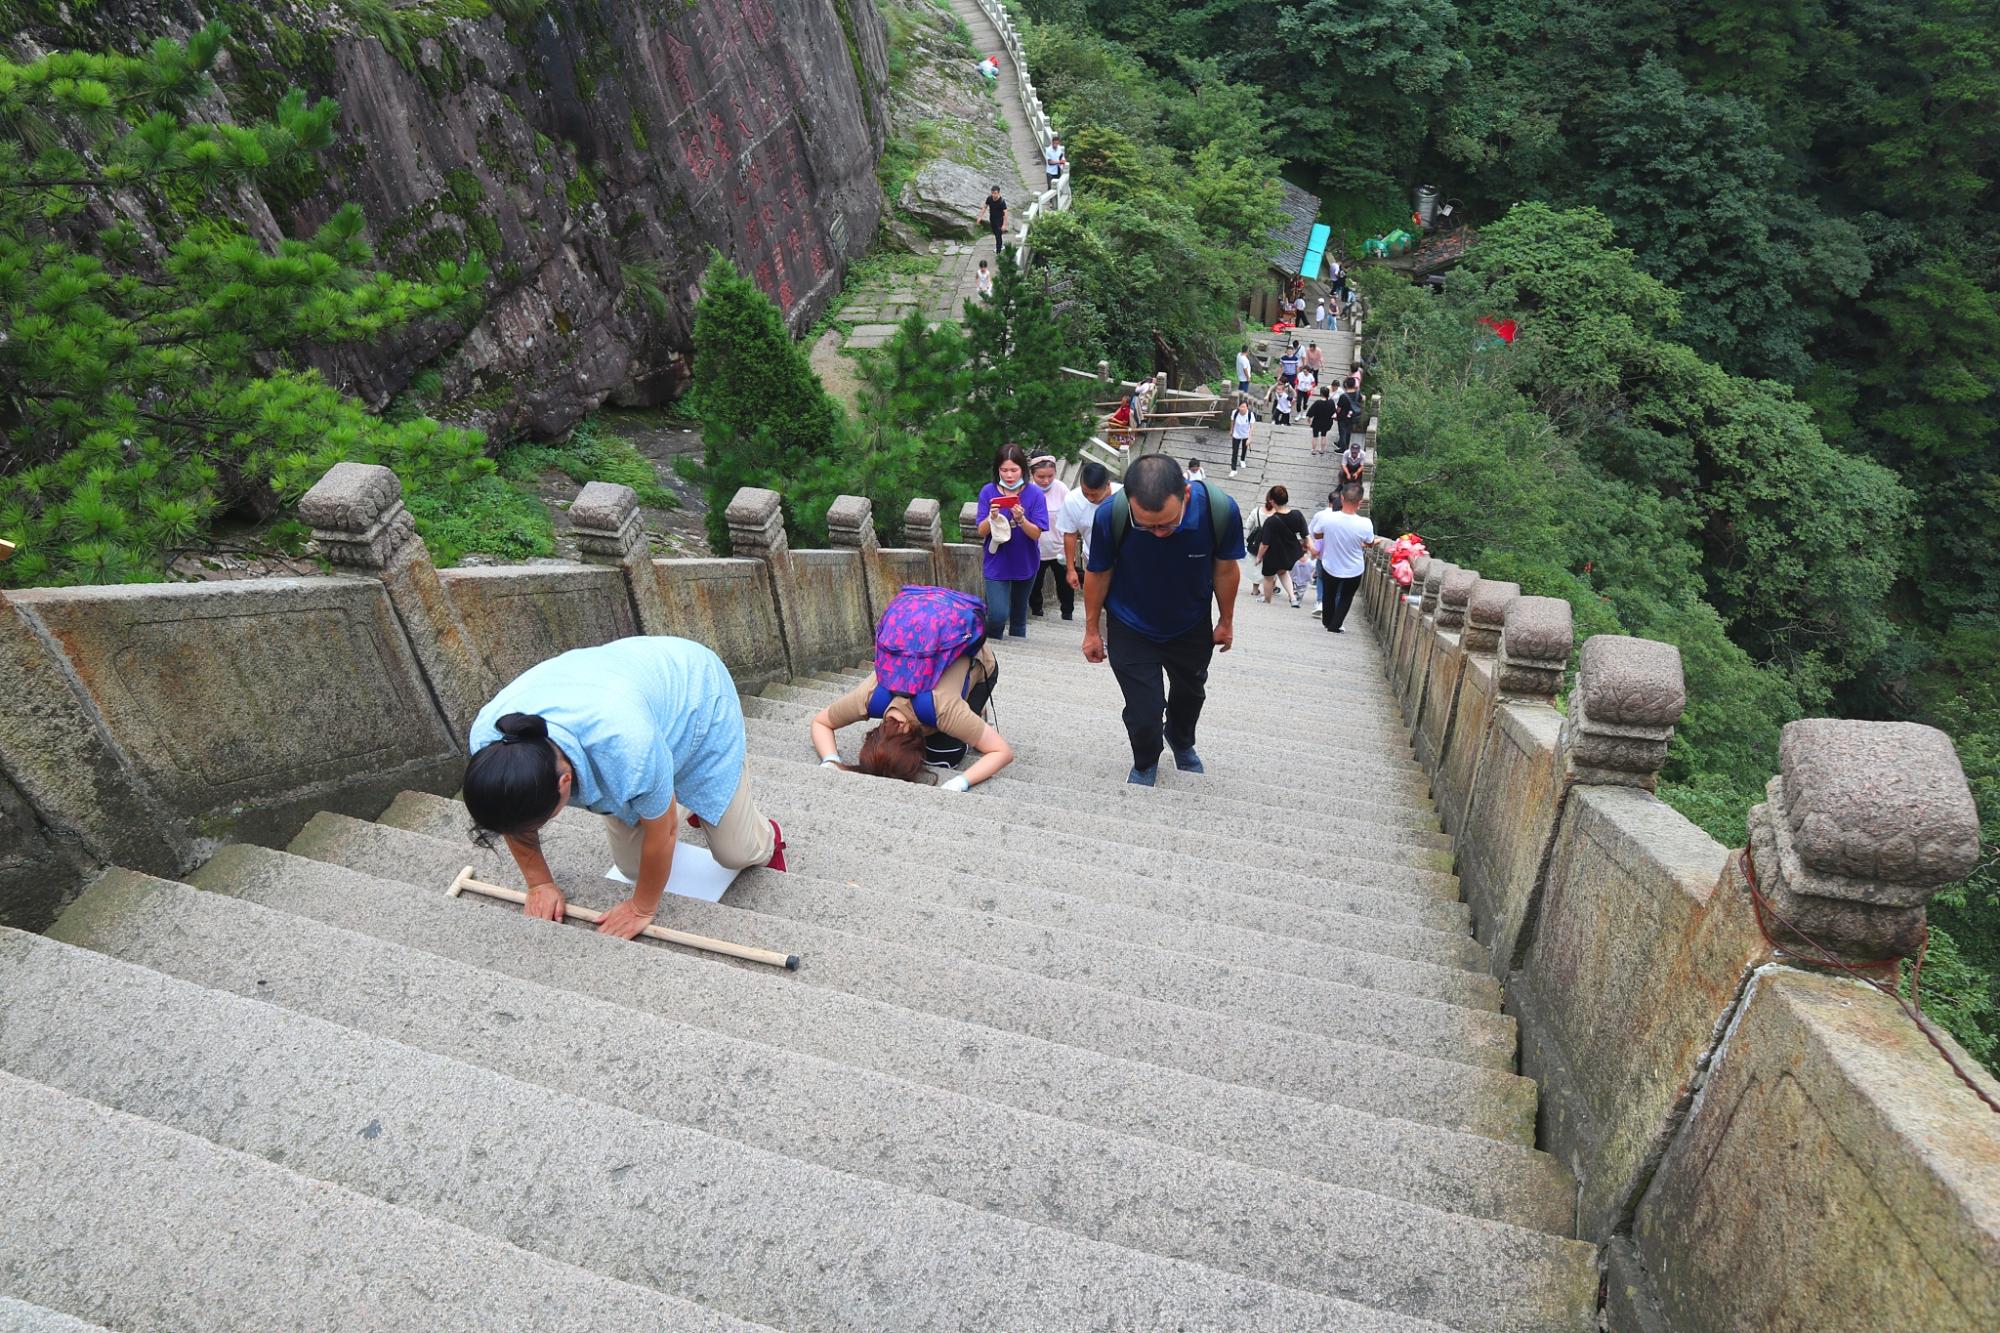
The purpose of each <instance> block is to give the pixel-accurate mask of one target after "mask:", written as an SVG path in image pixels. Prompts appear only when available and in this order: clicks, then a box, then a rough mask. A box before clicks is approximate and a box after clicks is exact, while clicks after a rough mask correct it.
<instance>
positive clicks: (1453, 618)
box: [1424, 565, 1480, 633]
mask: <svg viewBox="0 0 2000 1333" xmlns="http://www.w3.org/2000/svg"><path fill="white" fill-rule="evenodd" d="M1431 569H1432V570H1433V571H1435V570H1436V569H1437V566H1436V565H1432V566H1431ZM1479 581H1480V580H1479V571H1478V570H1476V569H1460V568H1459V567H1458V566H1457V565H1446V566H1445V570H1444V576H1443V577H1442V578H1441V579H1440V580H1439V581H1438V594H1437V627H1438V628H1439V629H1442V630H1450V631H1452V632H1453V633H1457V632H1458V631H1460V630H1462V629H1464V628H1465V610H1466V606H1467V604H1469V603H1470V602H1471V601H1472V590H1473V589H1474V588H1475V587H1477V586H1478V585H1479ZM1424 600H1425V601H1429V600H1430V588H1429V586H1428V585H1426V587H1425V588H1424Z"/></svg>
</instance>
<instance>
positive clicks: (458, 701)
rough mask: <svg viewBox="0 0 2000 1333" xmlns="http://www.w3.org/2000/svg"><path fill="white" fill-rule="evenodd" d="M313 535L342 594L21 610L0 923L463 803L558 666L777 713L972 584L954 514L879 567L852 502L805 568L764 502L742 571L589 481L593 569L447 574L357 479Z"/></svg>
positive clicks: (385, 500) (9, 681)
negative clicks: (690, 678) (540, 682)
mask: <svg viewBox="0 0 2000 1333" xmlns="http://www.w3.org/2000/svg"><path fill="white" fill-rule="evenodd" d="M300 513H301V514H302V515H303V516H304V517H305V518H306V520H307V521H308V522H310V523H312V524H313V527H314V535H315V536H316V537H317V538H318V540H319V544H320V546H321V549H322V550H324V551H325V552H326V553H327V555H328V558H329V560H330V561H331V562H332V563H333V564H334V566H335V568H336V570H337V571H338V572H337V573H336V574H334V575H332V576H329V577H325V578H296V579H271V580H262V581H246V582H240V583H200V584H134V585H122V586H116V587H98V588H46V589H34V590H30V591H25V592H14V593H8V594H5V595H4V596H0V602H4V605H0V693H4V697H5V698H6V700H7V704H6V706H5V707H4V708H0V924H5V925H10V926H18V927H23V928H27V929H36V928H39V927H41V926H43V925H46V924H47V923H48V922H49V921H50V920H52V919H53V918H54V917H55V915H56V914H57V913H58V912H59V911H60V910H61V909H62V907H63V906H64V905H65V904H66V903H67V902H68V900H69V898H70V896H71V895H72V894H73V893H74V892H75V891H76V890H77V889H78V888H79V887H80V886H81V884H82V883H83V882H84V880H85V879H86V877H87V876H88V875H89V874H90V873H91V872H92V871H93V870H94V869H95V868H96V867H99V866H102V865H107V864H117V865H123V866H127V867H129V868H131V869H135V870H141V871H147V872H150V873H154V874H161V875H178V874H182V873H184V872H186V871H188V870H190V869H192V868H193V867H194V866H196V865H198V864H199V863H200V862H201V861H202V860H204V859H206V857H207V856H208V855H209V854H210V852H212V851H213V849H214V847H215V846H216V845H217V844H218V843H220V842H225V841H233V840H255V841H258V842H264V843H268V844H270V845H275V846H282V845H283V844H284V842H285V841H286V840H288V839H289V838H290V837H291V835H292V834H293V833H294V832H296V831H297V829H298V828H299V827H300V826H302V825H303V824H304V823H305V821H306V820H307V819H308V818H310V817H311V816H312V814H313V813H315V812H316V811H318V810H322V809H331V810H338V811H343V812H347V813H353V814H358V815H365V816H370V817H372V816H373V815H374V814H375V813H377V812H378V811H379V810H380V809H381V808H382V807H383V806H384V805H386V804H387V803H388V801H389V800H390V799H391V797H393V796H394V794H395V793H396V792H397V791H399V790H402V789H404V788H418V789H422V790H427V791H434V792H440V793H445V792H451V791H454V790H456V789H457V787H458V784H459V780H460V777H461V775H462V773H463V770H464V763H465V749H464V738H465V734H466V731H467V729H468V727H469V725H470V722H471V719H472V716H473V714H474V713H475V712H476V711H477V709H478V707H479V705H480V704H482V703H483V702H484V701H485V700H486V699H488V698H490V697H491V696H492V694H493V692H494V691H495V690H496V689H497V688H498V687H499V686H500V685H501V684H503V683H505V682H506V681H507V680H510V679H512V678H513V677H514V676H516V675H518V674H519V673H520V672H521V671H523V670H525V669H526V668H527V667H529V666H532V665H533V664H534V663H536V662H539V661H542V660H544V659H545V658H548V657H552V656H554V655H555V654H557V653H560V652H564V651H567V650H569V649H571V648H579V647H584V646H588V645H591V644H597V643H604V642H608V641H610V640H612V639H616V638H620V637H624V636H626V635H630V634H635V633H643V634H673V635H679V636H681V637H685V638H690V639H694V640H697V641H699V642H701V643H705V644H707V645H709V646H710V647H711V648H713V649H715V651H716V652H717V653H718V654H720V655H721V657H722V659H723V660H724V661H725V662H726V663H728V665H729V668H730V670H731V672H732V673H733V674H734V675H735V678H736V683H737V687H738V688H739V689H741V690H744V691H746V692H748V691H755V690H758V689H761V688H763V686H765V685H767V684H769V683H771V682H773V681H777V680H785V679H790V678H792V677H795V676H799V675H804V674H807V673H810V672H813V671H819V670H824V669H826V668H828V667H833V666H847V665H851V664H853V663H855V662H859V661H863V660H865V659H866V658H867V657H868V656H869V654H870V652H871V650H872V646H873V641H874V624H875V620H876V618H877V617H878V616H879V615H880V613H881V610H882V607H883V606H885V605H886V604H887V601H888V599H889V598H890V597H893V596H894V595H895V593H896V591H897V590H898V589H899V588H901V587H902V586H903V584H905V583H912V582H916V583H932V582H937V581H939V578H938V575H939V573H940V572H943V574H944V575H945V577H946V578H947V579H949V578H952V577H955V576H959V575H961V574H962V563H961V562H960V561H959V560H958V558H957V557H956V555H955V553H954V552H953V551H952V550H951V548H948V547H947V546H946V545H945V543H944V542H943V540H942V535H941V533H940V531H939V525H938V521H937V515H938V504H937V502H936V501H934V500H920V501H917V502H915V503H913V504H912V505H911V506H910V511H909V513H908V514H907V515H906V516H905V540H906V542H907V543H908V545H907V546H905V547H902V548H897V549H893V550H882V549H880V548H878V547H877V546H876V545H875V536H874V522H873V518H872V516H871V515H870V513H869V509H868V502H867V501H866V500H864V499H860V498H858V497H854V496H842V497H841V498H840V499H839V500H837V501H836V502H835V504H834V506H833V509H832V511H831V512H830V513H829V528H830V529H831V530H832V531H833V533H834V536H835V540H836V543H837V544H836V548H835V549H832V550H826V551H791V550H790V549H789V548H788V546H787V544H786V541H785V536H784V528H783V524H782V522H777V523H775V525H774V524H773V522H772V520H773V519H775V518H776V517H777V497H776V496H775V495H773V494H771V493H770V492H767V491H753V490H748V489H746V490H745V491H743V492H742V493H740V494H739V496H738V497H737V499H736V501H735V502H734V503H733V504H732V505H731V506H730V515H731V522H732V527H733V528H734V529H735V531H734V535H735V538H736V549H737V550H738V551H739V552H745V553H746V555H744V556H743V557H740V558H736V559H727V560H655V559H653V558H652V557H651V555H650V554H649V553H648V552H647V550H646V549H645V545H644V537H643V534H642V533H641V532H640V529H639V523H638V500H637V497H636V496H634V495H633V493H632V491H631V490H630V489H629V488H627V487H623V486H611V485H606V484H605V483H602V482H593V483H591V484H590V485H588V486H586V487H584V489H583V492H582V493H581V494H579V495H578V496H577V498H576V500H575V502H574V503H573V504H572V505H571V508H570V519H571V522H572V525H573V527H574V530H575V532H576V536H577V542H578V546H579V549H580V550H581V552H582V555H583V562H582V563H565V562H561V561H541V562H538V563H535V564H531V565H520V566H504V567H496V568H480V569H463V570H443V571H440V570H438V569H436V568H435V567H433V565H432V564H431V560H430V555H429V553H428V551H426V549H425V548H424V543H423V541H422V539H421V538H419V537H417V536H416V534H415V530H414V526H413V525H412V523H411V521H410V517H409V514H408V512H407V510H405V509H404V507H403V503H402V487H401V484H400V483H399V482H398V481H397V479H396V477H395V474H394V473H392V472H390V471H389V470H388V469H386V468H380V467H368V466H363V465H361V464H356V463H342V464H340V465H338V466H337V467H335V468H334V469H333V470H332V471H330V472H329V473H328V474H327V475H326V477H325V478H323V479H322V480H321V482H320V483H319V485H317V486H315V487H314V488H313V490H312V491H311V492H310V493H309V494H308V495H307V496H306V497H305V499H304V500H303V501H302V502H301V504H300ZM975 573H976V570H975ZM958 586H962V587H967V588H968V589H976V588H978V587H979V584H978V582H977V580H976V579H974V580H973V581H971V582H970V583H968V582H966V581H965V580H964V579H963V578H962V577H960V578H959V583H958Z"/></svg>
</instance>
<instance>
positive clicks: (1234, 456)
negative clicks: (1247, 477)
mask: <svg viewBox="0 0 2000 1333" xmlns="http://www.w3.org/2000/svg"><path fill="white" fill-rule="evenodd" d="M1249 461H1250V441H1248V440H1237V439H1232V440H1230V442H1229V467H1230V470H1231V471H1232V472H1233V471H1235V470H1236V469H1237V468H1239V467H1242V466H1243V465H1244V464H1245V463H1247V462H1249Z"/></svg>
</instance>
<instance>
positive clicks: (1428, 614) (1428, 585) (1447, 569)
mask: <svg viewBox="0 0 2000 1333" xmlns="http://www.w3.org/2000/svg"><path fill="white" fill-rule="evenodd" d="M1429 559H1430V564H1429V565H1428V566H1426V567H1425V569H1424V576H1423V578H1424V581H1423V587H1422V589H1421V590H1420V592H1421V596H1420V598H1419V601H1418V609H1419V610H1421V611H1422V612H1423V614H1424V619H1426V620H1429V619H1431V618H1433V617H1435V616H1436V615H1437V612H1438V598H1439V597H1440V596H1441V595H1442V594H1443V592H1444V581H1445V578H1446V576H1447V575H1449V574H1450V573H1451V571H1453V570H1454V569H1457V568H1458V566H1457V565H1454V564H1453V563H1451V561H1449V560H1440V559H1438V558H1437V557H1436V556H1431V557H1429ZM1410 581H1411V583H1413V584H1414V583H1415V582H1416V574H1415V571H1414V569H1413V570H1412V572H1411V578H1410Z"/></svg>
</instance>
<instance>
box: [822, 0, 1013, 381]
mask: <svg viewBox="0 0 2000 1333" xmlns="http://www.w3.org/2000/svg"><path fill="white" fill-rule="evenodd" d="M951 10H952V12H953V13H954V14H956V15H957V16H958V17H959V18H960V19H962V20H963V21H964V23H965V26H966V27H967V29H969V30H970V31H971V33H972V47H973V50H974V51H975V52H977V53H978V54H979V55H981V56H985V55H992V56H994V57H995V58H996V59H998V60H999V61H1000V81H999V87H998V89H997V90H996V92H997V94H998V106H999V110H1000V115H1001V116H1002V117H1003V118H1004V119H1005V121H1006V123H1007V137H1008V142H1009V145H1010V146H1011V148H1012V149H1013V156H1014V162H1015V166H1016V169H1017V172H1018V177H1017V179H1015V180H1013V181H1011V182H1002V183H1001V188H1002V189H1003V190H1004V191H1005V192H1006V195H1007V202H1008V206H1009V208H1010V209H1012V210H1021V209H1025V208H1026V207H1027V205H1028V204H1029V203H1030V202H1031V201H1032V200H1033V199H1034V198H1035V196H1036V195H1037V194H1039V193H1040V191H1041V188H1042V187H1041V185H1040V183H1039V182H1040V181H1041V180H1042V153H1041V149H1040V147H1039V146H1037V144H1036V143H1035V136H1034V132H1033V131H1032V130H1030V129H1029V128H1028V115H1027V111H1026V110H1025V109H1024V108H1023V106H1022V105H1021V94H1020V90H1019V88H1018V87H1017V85H1016V83H1015V77H1016V76H1015V71H1014V61H1013V57H1012V56H1010V55H1009V54H1008V52H1007V48H1006V47H1005V46H1003V45H1002V44H1001V42H1000V35H999V33H998V32H997V31H996V30H995V29H994V27H993V23H992V21H991V20H990V19H988V18H987V17H986V13H985V11H984V10H982V9H981V8H980V7H979V5H978V4H977V3H976V0H952V4H951ZM1030 182H1034V184H1030ZM1015 215H1016V216H1018V211H1017V212H1016V214H1015ZM929 250H930V253H931V254H932V255H933V256H935V258H936V266H935V267H934V268H933V269H932V270H931V271H930V272H928V273H919V274H914V275H912V274H902V275H897V276H895V277H891V278H886V279H884V280H882V282H880V283H879V284H876V285H871V286H870V287H867V288H864V289H863V290H861V291H860V292H858V293H856V294H855V295H854V297H853V298H852V299H851V300H850V301H849V302H848V303H847V305H845V306H844V307H843V308H842V309H841V322H842V323H843V324H845V325H847V326H848V328H847V331H846V332H845V333H844V334H843V333H842V332H841V331H840V330H832V331H829V332H828V333H827V334H826V335H824V336H823V337H821V338H820V340H819V341H818V342H817V343H816V344H815V345H814V346H813V349H812V353H811V356H812V363H813V369H814V370H816V371H818V372H819V375H820V379H821V380H822V382H824V383H825V384H826V386H827V388H828V390H829V391H830V392H832V393H834V394H835V395H836V396H837V397H842V398H845V399H847V400H848V401H850V402H851V401H852V397H851V395H852V386H853V383H854V375H853V372H852V370H851V368H850V367H849V366H847V365H845V364H842V353H846V352H853V351H860V350H865V349H868V348H872V347H880V346H881V345H882V344H883V343H886V342H887V341H889V339H890V337H891V336H892V335H893V334H894V333H895V331H896V325H897V324H898V323H900V322H901V321H902V320H903V319H904V318H905V317H906V316H907V315H909V313H910V312H911V311H912V310H921V311H922V312H923V314H924V317H925V318H926V319H928V320H930V321H931V322H932V323H941V322H944V321H946V320H950V321H952V322H954V323H956V322H958V321H959V320H961V319H963V318H964V315H965V303H966V302H967V301H969V300H971V299H973V298H974V296H975V295H976V293H977V292H978V289H979V276H978V275H979V261H980V260H981V259H985V260H988V261H989V262H990V261H991V260H992V257H993V246H992V243H991V241H990V239H989V238H988V236H986V235H984V234H982V235H980V236H978V237H976V238H974V239H970V240H965V239H958V240H936V241H932V242H931V244H930V247H929Z"/></svg>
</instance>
